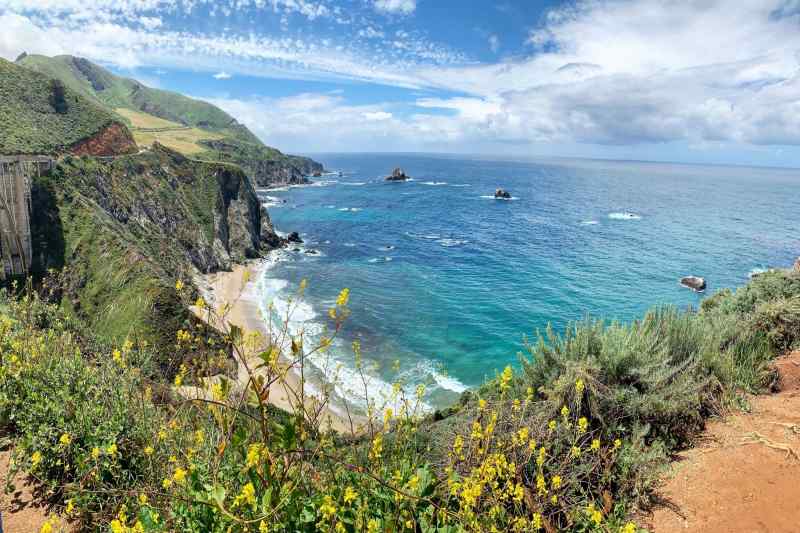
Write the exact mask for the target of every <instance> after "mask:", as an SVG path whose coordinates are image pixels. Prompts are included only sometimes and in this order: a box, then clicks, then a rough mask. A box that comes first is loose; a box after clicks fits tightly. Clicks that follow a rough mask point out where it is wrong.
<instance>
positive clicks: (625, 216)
mask: <svg viewBox="0 0 800 533" xmlns="http://www.w3.org/2000/svg"><path fill="white" fill-rule="evenodd" d="M608 218H610V219H612V220H641V218H642V216H641V215H637V214H636V213H631V212H628V211H622V212H617V213H609V214H608Z"/></svg>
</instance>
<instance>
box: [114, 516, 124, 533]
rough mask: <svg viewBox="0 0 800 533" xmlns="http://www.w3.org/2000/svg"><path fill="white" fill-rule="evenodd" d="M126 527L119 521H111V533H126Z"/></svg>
mask: <svg viewBox="0 0 800 533" xmlns="http://www.w3.org/2000/svg"><path fill="white" fill-rule="evenodd" d="M125 529H126V528H125V526H124V525H123V524H122V522H120V521H119V520H117V519H114V520H112V521H111V533H125Z"/></svg>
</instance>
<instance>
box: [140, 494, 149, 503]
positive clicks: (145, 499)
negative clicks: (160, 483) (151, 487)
mask: <svg viewBox="0 0 800 533" xmlns="http://www.w3.org/2000/svg"><path fill="white" fill-rule="evenodd" d="M148 501H149V500H148V499H147V494H145V493H142V494H139V503H140V504H142V505H147V503H148Z"/></svg>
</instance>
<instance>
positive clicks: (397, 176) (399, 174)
mask: <svg viewBox="0 0 800 533" xmlns="http://www.w3.org/2000/svg"><path fill="white" fill-rule="evenodd" d="M409 179H411V178H410V176H408V175H407V174H406V173H405V171H404V170H403V169H402V168H400V167H397V168H396V169H394V170H393V171H392V173H391V174H389V175H388V176H386V181H408V180H409Z"/></svg>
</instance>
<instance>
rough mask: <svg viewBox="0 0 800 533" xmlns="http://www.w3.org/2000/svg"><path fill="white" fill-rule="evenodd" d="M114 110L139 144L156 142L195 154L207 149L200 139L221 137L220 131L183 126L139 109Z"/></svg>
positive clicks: (183, 152)
mask: <svg viewBox="0 0 800 533" xmlns="http://www.w3.org/2000/svg"><path fill="white" fill-rule="evenodd" d="M115 111H116V112H117V114H119V115H121V116H122V117H123V118H125V119H126V120H127V121H128V122H129V123H130V125H131V132H132V133H133V138H134V139H135V140H136V144H138V145H139V146H152V144H153V143H154V142H158V143H161V144H163V145H164V146H166V147H168V148H172V149H173V150H175V151H177V152H180V153H182V154H184V155H188V156H197V155H198V154H201V153H202V152H204V151H206V149H207V148H206V147H205V146H203V145H201V144H200V142H201V141H207V140H218V139H222V138H223V135H222V134H221V133H213V132H210V131H207V130H202V129H200V128H192V127H189V126H183V125H182V124H178V123H177V122H171V121H169V120H164V119H163V118H159V117H155V116H153V115H148V114H147V113H142V112H141V111H133V110H132V109H126V108H124V107H119V108H117V109H115Z"/></svg>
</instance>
